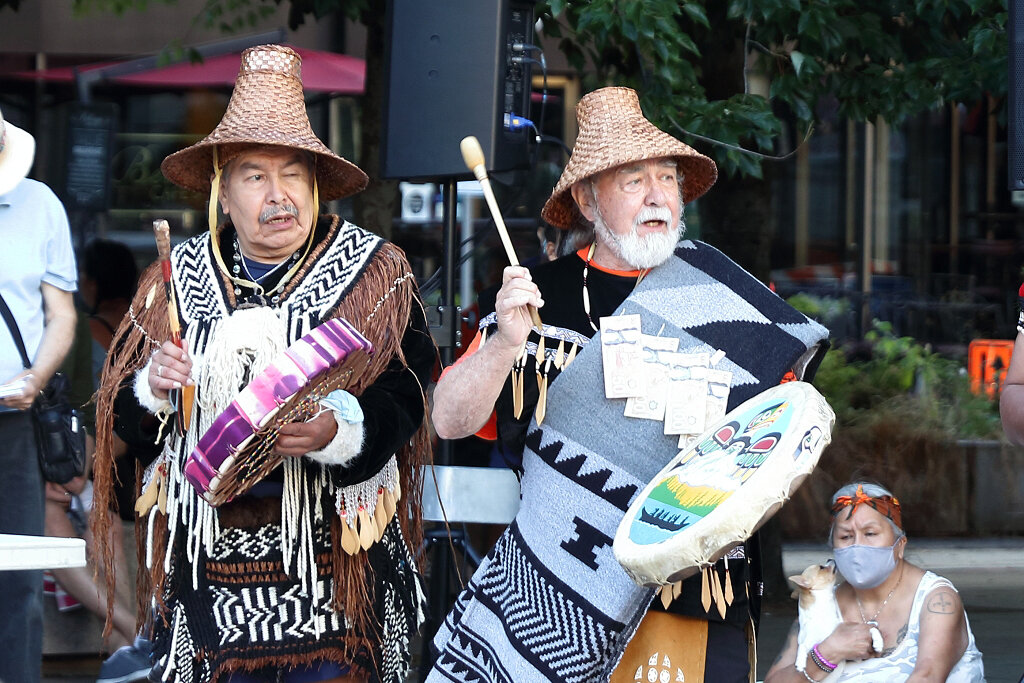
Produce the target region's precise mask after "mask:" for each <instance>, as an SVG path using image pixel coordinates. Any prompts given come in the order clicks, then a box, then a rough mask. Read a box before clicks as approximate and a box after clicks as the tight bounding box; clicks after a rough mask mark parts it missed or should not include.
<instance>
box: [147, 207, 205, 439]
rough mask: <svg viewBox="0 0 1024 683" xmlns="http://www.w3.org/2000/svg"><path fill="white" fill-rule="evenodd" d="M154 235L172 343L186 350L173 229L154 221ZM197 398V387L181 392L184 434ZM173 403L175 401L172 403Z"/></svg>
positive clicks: (181, 417) (187, 385)
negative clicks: (175, 274)
mask: <svg viewBox="0 0 1024 683" xmlns="http://www.w3.org/2000/svg"><path fill="white" fill-rule="evenodd" d="M153 233H154V235H155V236H156V253H157V259H158V260H159V261H160V271H161V273H162V275H163V280H164V293H165V294H166V295H167V316H168V319H169V322H170V324H171V341H172V342H173V343H174V345H175V346H177V347H178V348H179V349H184V348H185V344H184V342H182V340H181V323H179V322H178V303H177V300H176V299H175V298H174V285H173V284H172V282H171V227H170V226H169V225H168V224H167V221H165V220H163V219H160V220H155V221H153ZM194 398H195V387H194V386H192V385H191V384H186V385H184V386H183V387H182V391H181V405H180V406H178V407H179V409H180V415H179V418H180V419H179V422H178V424H179V428H180V430H181V433H182V434H184V432H185V430H187V429H188V427H189V423H190V422H191V421H192V401H193V399H194ZM172 403H173V401H172Z"/></svg>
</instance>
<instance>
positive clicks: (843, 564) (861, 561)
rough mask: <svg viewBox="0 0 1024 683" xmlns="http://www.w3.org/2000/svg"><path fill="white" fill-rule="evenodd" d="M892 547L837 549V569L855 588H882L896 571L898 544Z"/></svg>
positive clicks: (897, 540) (852, 546) (849, 547)
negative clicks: (883, 583)
mask: <svg viewBox="0 0 1024 683" xmlns="http://www.w3.org/2000/svg"><path fill="white" fill-rule="evenodd" d="M899 542H900V539H899V538H897V539H896V542H895V543H893V544H892V545H891V546H882V547H878V546H874V545H850V546H846V547H845V548H835V549H833V550H832V555H833V556H834V557H835V558H836V569H838V570H839V572H840V573H841V574H842V575H843V578H844V579H846V582H847V583H849V584H850V585H851V586H853V587H854V588H859V589H862V590H863V589H866V588H875V587H876V586H880V585H881V584H882V582H883V581H885V580H886V579H887V578H888V577H889V575H890V574H892V572H893V570H894V569H896V552H895V551H896V543H899Z"/></svg>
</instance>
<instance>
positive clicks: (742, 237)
mask: <svg viewBox="0 0 1024 683" xmlns="http://www.w3.org/2000/svg"><path fill="white" fill-rule="evenodd" d="M765 175H766V176H767V175H768V169H767V168H766V169H765ZM699 206H700V218H701V238H702V239H703V240H704V241H705V242H708V243H709V244H712V245H714V246H715V247H717V248H719V249H721V250H722V251H723V252H725V254H726V255H727V256H728V257H729V258H731V259H732V260H733V261H736V263H738V264H740V265H741V266H743V267H744V268H745V269H747V270H748V271H750V272H751V273H752V274H753V275H754V277H756V278H757V279H759V280H761V281H762V282H764V283H767V282H768V278H769V274H770V272H771V248H772V237H773V236H774V235H775V229H774V227H775V226H774V220H775V217H774V215H773V212H772V193H771V183H770V182H769V181H768V180H767V179H765V180H761V179H758V178H723V177H721V176H719V178H718V182H717V183H715V185H714V187H712V188H711V190H710V191H709V192H708V193H707V194H706V195H704V196H703V197H701V199H700V204H699Z"/></svg>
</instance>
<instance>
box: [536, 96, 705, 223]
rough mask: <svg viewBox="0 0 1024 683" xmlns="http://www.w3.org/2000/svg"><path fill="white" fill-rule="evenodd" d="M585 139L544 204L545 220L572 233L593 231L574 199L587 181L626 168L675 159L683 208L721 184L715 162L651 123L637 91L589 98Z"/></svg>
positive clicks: (583, 107)
mask: <svg viewBox="0 0 1024 683" xmlns="http://www.w3.org/2000/svg"><path fill="white" fill-rule="evenodd" d="M576 119H577V121H578V122H579V134H578V135H577V137H576V144H575V145H574V146H573V151H572V156H571V157H570V158H569V163H568V164H566V166H565V170H564V171H562V176H561V178H559V180H558V184H557V185H555V189H554V190H553V191H552V192H551V197H550V198H549V199H548V201H547V203H546V204H544V209H543V210H542V211H541V218H543V219H544V220H545V221H547V222H548V223H550V224H551V225H553V226H555V227H557V228H561V229H563V230H567V229H570V228H574V227H584V226H589V225H590V221H588V220H587V219H586V218H584V216H583V214H581V213H580V210H579V207H577V206H576V201H575V200H574V199H573V198H572V193H571V190H572V186H573V185H575V184H576V183H578V182H580V181H581V180H586V179H587V178H590V177H593V176H595V175H597V174H599V173H601V172H603V171H607V170H610V169H613V168H618V167H619V166H623V165H625V164H630V163H636V162H638V161H647V160H650V159H664V158H671V159H675V160H676V163H677V164H678V170H679V175H680V177H681V178H682V194H683V202H684V203H690V202H692V201H694V200H695V199H697V198H698V197H700V196H701V195H703V194H704V193H705V192H707V191H708V189H709V188H710V187H711V186H712V185H714V184H715V180H716V179H717V178H718V167H717V166H716V165H715V162H714V161H712V160H711V158H710V157H707V156H705V155H703V154H701V153H700V152H698V151H697V150H695V149H693V148H692V147H690V146H689V145H687V144H685V143H683V142H680V141H679V140H677V139H675V138H674V137H672V136H671V135H669V134H668V133H665V132H664V131H662V130H660V129H659V128H658V127H657V126H655V125H654V124H652V123H651V122H650V121H648V120H647V119H646V118H645V117H644V115H643V111H642V110H641V109H640V100H639V98H638V97H637V94H636V91H635V90H633V89H631V88H621V87H612V88H601V89H599V90H595V91H594V92H592V93H589V94H588V95H586V96H584V97H583V99H581V100H580V103H579V104H578V105H577V107H576Z"/></svg>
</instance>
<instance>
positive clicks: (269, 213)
mask: <svg viewBox="0 0 1024 683" xmlns="http://www.w3.org/2000/svg"><path fill="white" fill-rule="evenodd" d="M282 213H290V214H291V215H292V216H294V217H295V218H298V217H299V210H298V209H296V208H295V207H294V206H292V205H291V204H282V205H281V206H275V207H273V208H269V209H263V211H261V212H260V223H266V222H267V221H269V220H270V219H271V218H275V217H277V216H280V215H281V214H282Z"/></svg>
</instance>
